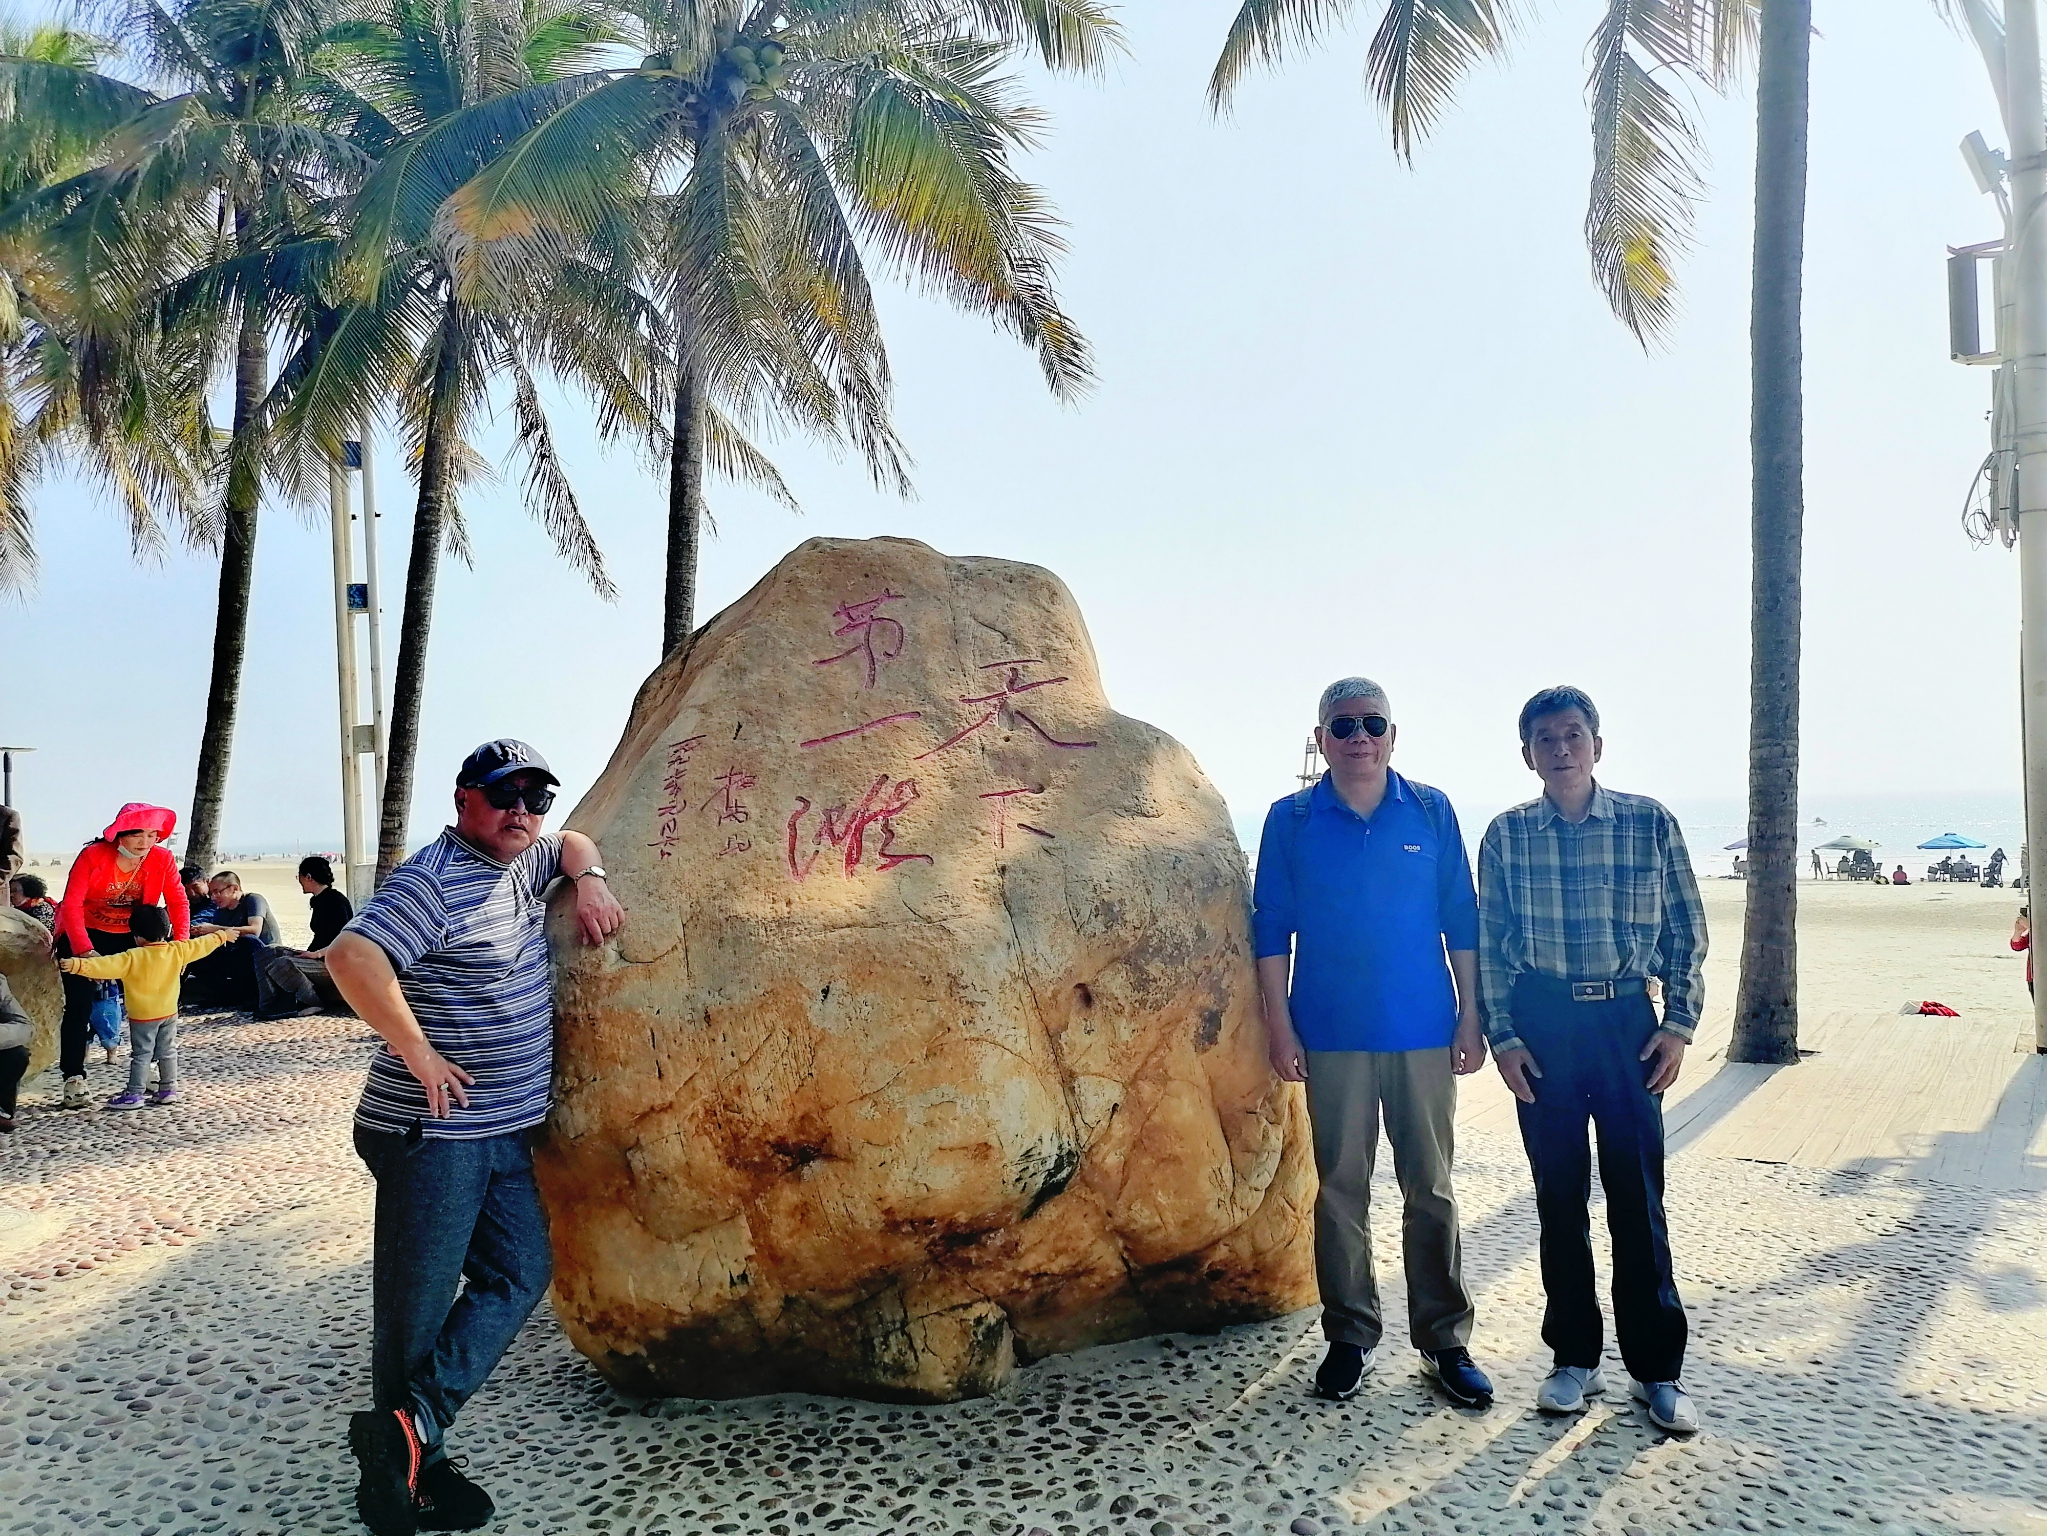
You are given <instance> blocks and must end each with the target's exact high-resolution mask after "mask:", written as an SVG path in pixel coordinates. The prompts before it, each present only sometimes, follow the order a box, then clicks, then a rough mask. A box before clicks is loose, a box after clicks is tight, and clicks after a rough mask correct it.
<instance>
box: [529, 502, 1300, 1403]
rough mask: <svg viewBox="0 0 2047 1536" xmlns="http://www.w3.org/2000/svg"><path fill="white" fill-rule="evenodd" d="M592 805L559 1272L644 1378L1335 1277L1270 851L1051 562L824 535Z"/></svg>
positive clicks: (933, 1361)
mask: <svg viewBox="0 0 2047 1536" xmlns="http://www.w3.org/2000/svg"><path fill="white" fill-rule="evenodd" d="M569 825H571V826H574V827H577V828H579V829H581V830H583V831H585V832H588V833H590V834H591V835H592V836H594V837H596V838H597V839H598V841H599V843H600V845H601V846H602V848H603V849H604V854H605V862H606V865H607V867H608V868H609V870H610V871H611V884H612V887H613V889H614V890H615V891H616V893H617V894H618V897H619V899H620V900H621V901H622V902H623V903H624V904H625V907H626V910H627V913H628V920H627V924H626V926H625V928H624V929H623V930H622V931H621V933H620V935H619V936H618V938H617V939H616V940H615V941H614V943H613V944H612V945H610V946H608V947H607V948H605V949H603V950H600V951H594V952H593V951H589V950H585V949H582V948H581V947H580V946H579V945H577V944H576V943H575V942H573V940H571V939H570V938H569V937H568V934H567V932H566V928H565V927H564V926H563V914H561V913H557V915H556V925H557V926H556V930H555V934H556V950H555V953H556V956H557V959H558V961H559V962H560V966H561V970H560V979H559V988H560V1046H559V1058H558V1076H557V1103H556V1109H555V1114H554V1118H553V1120H552V1122H551V1124H550V1130H549V1134H548V1136H547V1138H546V1141H545V1144H544V1146H543V1148H542V1151H541V1155H540V1176H541V1185H542V1189H543V1192H544V1194H545V1196H546V1200H547V1204H548V1208H549V1211H550V1214H551V1217H552V1221H553V1233H554V1245H555V1254H556V1278H555V1292H554V1301H555V1308H556V1311H557V1314H558V1315H559V1316H560V1318H561V1320H562V1323H563V1325H564V1327H565V1328H566V1329H567V1331H568V1333H569V1336H570V1337H571V1338H572V1339H573V1340H574V1341H575V1343H576V1345H577V1347H578V1348H580V1349H581V1350H582V1351H583V1352H584V1353H585V1354H586V1355H588V1356H589V1357H590V1358H591V1360H592V1361H594V1362H595V1363H596V1364H597V1366H598V1368H599V1369H600V1370H601V1371H602V1372H603V1373H604V1374H605V1375H606V1376H607V1377H608V1378H609V1379H611V1380H612V1381H613V1382H614V1383H616V1384H617V1385H619V1386H620V1387H621V1388H623V1389H625V1390H627V1391H630V1392H633V1393H636V1394H641V1395H662V1396H665V1395H687V1396H695V1397H734V1396H741V1395H746V1394H751V1393H758V1392H771V1391H780V1390H807V1391H821V1392H834V1393H844V1394H850V1395H855V1396H865V1397H878V1398H893V1399H907V1400H925V1401H937V1400H946V1399H951V1398H956V1397H962V1396H971V1395H975V1394H978V1393H983V1392H987V1391H989V1390H990V1389H992V1388H993V1387H994V1386H996V1385H997V1384H998V1383H999V1382H1000V1381H1001V1380H1002V1379H1003V1378H1004V1377H1005V1376H1006V1375H1007V1374H1008V1373H1009V1372H1010V1371H1011V1370H1013V1369H1014V1368H1015V1366H1016V1365H1017V1364H1019V1363H1022V1362H1026V1361H1028V1360H1030V1359H1033V1358H1037V1357H1041V1356H1043V1355H1046V1354H1050V1353H1055V1352H1059V1351H1063V1350H1071V1349H1077V1348H1081V1347H1084V1346H1087V1345H1090V1344H1098V1343H1104V1342H1108V1341H1111V1340H1117V1339H1124V1338H1129V1337H1133V1336H1136V1335H1140V1334H1145V1333H1151V1332H1158V1331H1164V1330H1171V1329H1186V1328H1200V1327H1212V1326H1215V1325H1219V1324H1224V1323H1230V1322H1237V1321H1247V1320H1251V1319H1257V1318H1264V1317H1270V1316H1273V1315H1275V1314H1278V1313H1282V1312H1286V1311H1290V1310H1292V1309H1294V1308H1297V1307H1300V1306H1303V1305H1305V1304H1307V1303H1308V1302H1310V1301H1312V1300H1313V1297H1314V1279H1313V1258H1312V1252H1311V1243H1310V1228H1309V1222H1310V1216H1311V1208H1312V1203H1313V1194H1314V1168H1313V1159H1312V1154H1311V1151H1310V1144H1309V1140H1308V1136H1307V1117H1306V1112H1305V1108H1304V1105H1303V1102H1302V1100H1301V1097H1300V1093H1299V1090H1298V1089H1296V1088H1292V1087H1287V1086H1283V1085H1281V1084H1279V1083H1277V1082H1276V1081H1275V1080H1274V1079H1273V1077H1272V1074H1271V1072H1270V1071H1269V1070H1268V1068H1267V1065H1266V1060H1265V1045H1264V1033H1263V1028H1262V1025H1261V1024H1260V1022H1259V1019H1258V1012H1257V1005H1256V982H1255V978H1254V976H1253V972H1252V965H1251V955H1250V942H1249V933H1248V921H1247V905H1248V891H1247V886H1246V878H1245V868H1244V858H1243V854H1242V852H1241V850H1240V849H1239V848H1238V846H1237V842H1236V838H1235V835H1234V833H1233V832H1232V830H1231V825H1230V821H1229V817H1228V814H1227V812H1226V810H1225V808H1224V805H1223V802H1222V799H1221V797H1220V796H1219V795H1217V793H1216V792H1215V790H1214V789H1213V787H1211V786H1210V784H1209V783H1208V781H1207V779H1206V778H1205V777H1203V775H1202V773H1201V770H1200V768H1199V767H1198V766H1197V765H1196V764H1195V762H1194V760H1193V758H1192V757H1191V756H1190V755H1189V754H1188V753H1187V751H1186V750H1185V749H1184V748H1183V747H1181V746H1180V745H1179V744H1178V743H1177V742H1174V741H1173V740H1171V739H1170V738H1168V737H1167V736H1165V735H1164V734H1162V733H1161V732H1159V731H1157V730H1155V729H1153V728H1152V727H1150V726H1148V725H1145V724H1143V723H1142V722H1140V721H1136V720H1131V719H1127V718H1125V717H1124V716H1121V715H1118V714H1116V713H1114V712H1113V711H1112V710H1111V709H1110V708H1109V706H1108V703H1107V701H1106V700H1105V699H1104V697H1103V694H1102V688H1101V682H1100V679H1099V677H1098V675H1097V672H1096V667H1095V659H1094V653H1093V648H1092V646H1091V645H1090V643H1089V640H1088V636H1087V631H1086V628H1085V626H1084V625H1083V623H1082V621H1081V617H1080V614H1079V611H1078V609H1077V608H1076V606H1075V604H1074V602H1073V598H1072V596H1071V594H1069V593H1068V592H1067V590H1066V588H1065V586H1064V584H1062V583H1061V582H1060V581H1059V580H1058V578H1056V577H1055V576H1053V575H1052V574H1051V573H1050V572H1048V571H1044V570H1041V569H1039V568H1037V567H1034V566H1027V565H1019V564H1013V563H1010V562H1007V561H1001V560H985V559H953V558H949V557H947V556H945V555H941V554H939V553H938V552H937V551H935V550H933V549H931V548H929V547H927V546H925V545H923V544H918V543H914V542H910V541H907V540H901V539H875V540H868V541H841V540H824V539H817V540H812V541H810V542H808V543H806V544H804V545H803V546H802V547H801V548H799V549H798V550H796V551H795V552H794V553H793V554H791V555H790V556H788V557H787V558H786V559H784V560H783V561H782V563H781V564H780V565H779V566H777V567H776V568H775V570H774V571H773V572H771V573H770V574H769V575H768V577H767V578H766V579H765V580H763V581H762V582H761V583H760V585H759V586H757V587H756V588H754V590H753V591H752V592H750V593H748V594H747V595H746V596H745V597H744V598H742V599H741V600H740V601H739V602H737V603H735V604H734V605H733V606H732V607H731V608H729V609H727V610H726V611H725V612H724V613H722V614H720V615H719V616H718V617H717V618H716V619H714V620H713V621H712V622H711V623H710V624H708V625H707V626H705V628H704V629H702V630H700V631H699V632H698V633H697V635H696V636H695V637H693V639H692V641H691V643H690V644H689V645H688V646H687V647H684V648H682V649H680V650H678V651H677V652H676V653H674V654H672V655H670V656H669V657H668V659H667V660H666V661H665V662H664V663H663V664H662V666H661V667H660V669H659V670H657V671H656V672H655V673H654V675H653V676H652V677H651V678H650V679H649V680H648V681H647V683H646V684H645V686H644V687H643V688H642V689H641V691H640V695H639V698H638V699H637V701H636V702H635V704H634V708H633V712H632V717H631V720H630V722H629V724H628V726H627V729H626V733H625V739H624V741H623V742H622V743H621V744H620V746H619V748H618V750H617V752H616V753H615V754H614V756H613V758H612V761H611V764H610V766H609V767H608V768H607V769H606V770H605V773H604V775H603V776H602V778H601V779H600V780H599V781H598V783H597V784H596V786H595V787H594V788H593V789H592V790H591V792H590V794H589V796H588V797H587V798H586V799H585V800H584V801H583V803H582V804H581V805H580V806H578V807H577V809H576V811H575V813H574V815H573V816H571V817H570V819H569Z"/></svg>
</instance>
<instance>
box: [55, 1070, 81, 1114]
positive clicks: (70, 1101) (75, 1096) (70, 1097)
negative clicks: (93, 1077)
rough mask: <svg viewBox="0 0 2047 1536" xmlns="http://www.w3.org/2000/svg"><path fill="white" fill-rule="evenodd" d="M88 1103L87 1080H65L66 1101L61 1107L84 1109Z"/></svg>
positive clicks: (71, 1078) (68, 1078)
mask: <svg viewBox="0 0 2047 1536" xmlns="http://www.w3.org/2000/svg"><path fill="white" fill-rule="evenodd" d="M87 1102H88V1101H87V1099H86V1097H85V1079H84V1078H82V1077H67V1078H65V1079H64V1101H63V1103H62V1105H61V1106H59V1107H60V1108H63V1109H83V1108H85V1106H86V1103H87Z"/></svg>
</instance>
